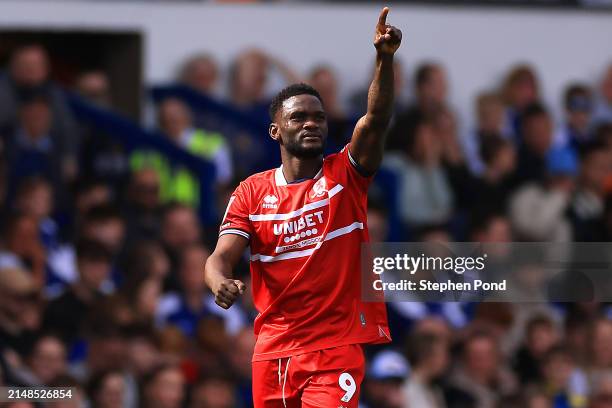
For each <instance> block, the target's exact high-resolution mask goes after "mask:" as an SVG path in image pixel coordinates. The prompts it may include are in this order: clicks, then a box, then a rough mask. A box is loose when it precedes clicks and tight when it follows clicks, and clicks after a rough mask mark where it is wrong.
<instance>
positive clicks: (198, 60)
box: [179, 53, 219, 95]
mask: <svg viewBox="0 0 612 408" xmlns="http://www.w3.org/2000/svg"><path fill="white" fill-rule="evenodd" d="M179 82H181V83H183V84H185V85H187V86H190V87H192V88H193V89H195V90H197V91H198V92H201V93H203V94H206V95H214V94H215V93H216V91H217V86H218V82H219V67H218V66H217V62H216V61H215V58H214V57H213V56H212V55H211V54H205V53H203V54H197V55H194V56H192V57H190V58H189V59H188V60H187V61H186V62H185V63H184V65H183V66H182V67H181V70H180V73H179Z"/></svg>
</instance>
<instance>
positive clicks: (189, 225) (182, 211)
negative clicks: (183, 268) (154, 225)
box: [160, 204, 202, 271]
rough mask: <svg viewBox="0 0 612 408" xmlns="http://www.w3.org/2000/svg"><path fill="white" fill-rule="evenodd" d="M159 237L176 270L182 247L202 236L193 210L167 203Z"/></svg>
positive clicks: (195, 241)
mask: <svg viewBox="0 0 612 408" xmlns="http://www.w3.org/2000/svg"><path fill="white" fill-rule="evenodd" d="M160 238H161V241H162V244H163V246H164V248H165V249H166V252H167V253H168V256H169V258H170V263H171V265H172V270H174V271H176V270H177V269H178V268H177V265H178V263H179V259H180V253H181V251H182V250H183V248H185V247H187V246H189V245H192V244H195V243H197V242H198V241H200V239H201V238H202V232H201V228H200V223H199V222H198V219H197V217H196V215H195V212H194V211H193V210H192V209H191V208H190V207H186V206H184V205H181V204H170V205H168V206H167V207H166V208H165V209H164V211H163V214H162V221H161V233H160Z"/></svg>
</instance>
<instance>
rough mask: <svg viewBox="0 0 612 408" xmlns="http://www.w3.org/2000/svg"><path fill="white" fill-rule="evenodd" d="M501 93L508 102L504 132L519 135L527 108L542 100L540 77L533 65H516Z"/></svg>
mask: <svg viewBox="0 0 612 408" xmlns="http://www.w3.org/2000/svg"><path fill="white" fill-rule="evenodd" d="M501 95H502V97H503V98H504V102H505V104H506V120H505V123H504V132H503V133H504V134H509V135H514V136H519V135H520V134H521V130H522V129H521V128H522V125H521V121H522V116H523V115H524V112H525V110H526V109H527V107H529V106H530V105H532V104H535V103H538V102H539V100H540V90H539V84H538V78H537V76H536V73H535V70H534V69H533V67H531V66H529V65H527V64H519V65H516V66H514V67H513V68H512V69H511V70H510V71H509V72H508V75H507V76H506V78H505V79H504V82H503V84H502V87H501Z"/></svg>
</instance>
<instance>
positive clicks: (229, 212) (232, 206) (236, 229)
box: [219, 183, 252, 240]
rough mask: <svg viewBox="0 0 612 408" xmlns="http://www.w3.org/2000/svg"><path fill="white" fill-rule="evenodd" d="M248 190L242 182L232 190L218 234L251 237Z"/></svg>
mask: <svg viewBox="0 0 612 408" xmlns="http://www.w3.org/2000/svg"><path fill="white" fill-rule="evenodd" d="M248 197H249V196H248V190H247V188H246V186H245V184H244V183H240V185H239V186H238V187H237V188H236V190H234V192H233V193H232V195H231V197H230V199H229V202H228V203H227V208H226V209H225V214H224V215H223V221H222V222H221V227H220V228H219V236H222V235H225V234H235V235H240V236H242V237H245V238H246V239H248V240H250V239H251V232H252V228H251V222H250V221H249V206H248Z"/></svg>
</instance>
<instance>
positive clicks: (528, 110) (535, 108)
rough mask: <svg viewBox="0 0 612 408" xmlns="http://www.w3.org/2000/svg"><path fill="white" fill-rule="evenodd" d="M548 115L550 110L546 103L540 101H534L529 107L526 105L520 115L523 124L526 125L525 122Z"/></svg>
mask: <svg viewBox="0 0 612 408" xmlns="http://www.w3.org/2000/svg"><path fill="white" fill-rule="evenodd" d="M548 115H549V113H548V110H547V109H546V107H545V106H544V105H542V104H541V103H539V102H533V103H531V104H529V105H527V107H525V109H524V110H523V112H522V114H521V116H520V122H521V126H525V123H527V121H529V120H531V119H533V118H537V117H540V116H548Z"/></svg>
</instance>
